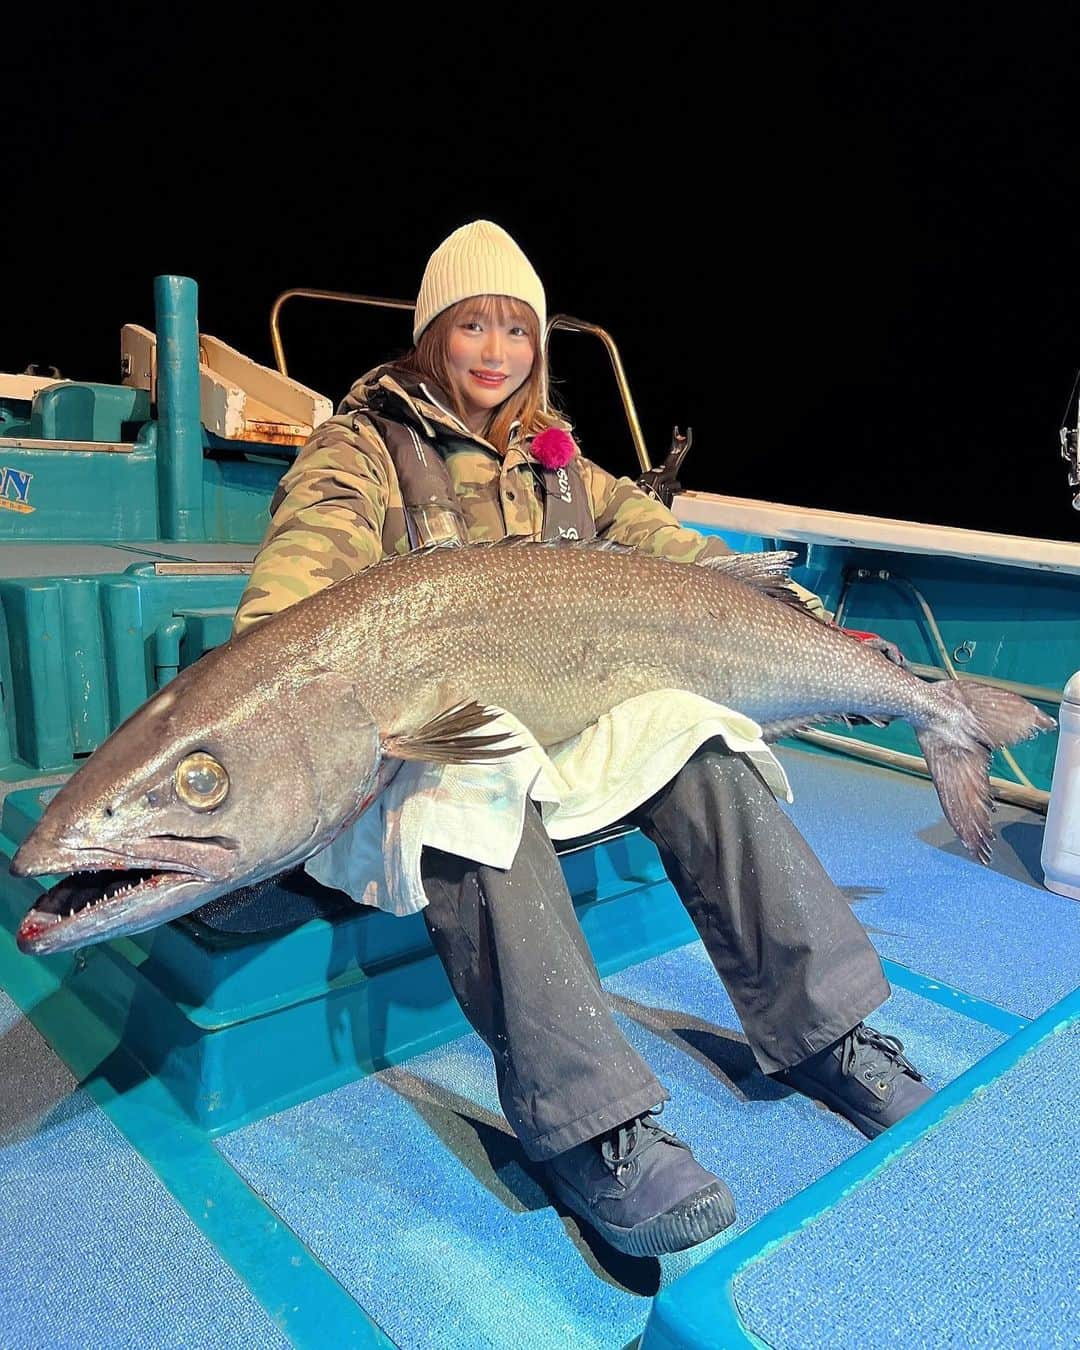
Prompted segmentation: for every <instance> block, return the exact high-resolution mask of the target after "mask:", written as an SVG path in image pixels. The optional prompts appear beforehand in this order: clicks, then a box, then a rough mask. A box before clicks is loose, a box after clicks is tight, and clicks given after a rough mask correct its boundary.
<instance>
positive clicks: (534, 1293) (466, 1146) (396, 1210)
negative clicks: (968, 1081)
mask: <svg viewBox="0 0 1080 1350" xmlns="http://www.w3.org/2000/svg"><path fill="white" fill-rule="evenodd" d="M605 986H606V987H607V989H608V990H609V992H610V994H611V996H612V998H613V1001H614V1006H615V1008H616V1011H617V1015H618V1017H619V1019H620V1024H621V1025H622V1026H623V1028H624V1030H625V1031H626V1032H627V1034H628V1036H629V1038H630V1040H631V1041H632V1042H633V1044H634V1045H635V1046H636V1047H637V1048H638V1049H639V1050H640V1051H641V1052H642V1053H643V1054H644V1056H645V1057H646V1059H647V1060H648V1061H649V1063H650V1064H651V1065H652V1066H653V1068H654V1069H655V1070H656V1071H657V1073H658V1075H659V1077H660V1079H661V1080H662V1081H663V1082H664V1083H665V1084H666V1085H667V1086H668V1088H669V1089H670V1091H671V1092H672V1096H673V1100H672V1101H671V1103H669V1105H668V1107H667V1109H666V1111H665V1116H664V1120H665V1124H668V1125H669V1126H670V1127H671V1128H673V1129H675V1130H676V1131H677V1132H678V1133H679V1134H681V1135H682V1136H683V1137H685V1138H687V1139H688V1140H690V1141H691V1142H692V1143H693V1145H694V1148H695V1152H696V1153H697V1155H698V1157H699V1158H700V1159H701V1161H702V1162H703V1163H704V1164H705V1165H706V1166H709V1167H711V1168H713V1169H714V1170H715V1171H717V1172H718V1173H719V1174H720V1175H722V1176H724V1177H725V1178H726V1179H727V1180H728V1182H729V1183H730V1185H731V1187H732V1190H733V1192H734V1194H735V1197H736V1202H737V1204H738V1207H739V1221H738V1224H737V1226H736V1227H734V1228H733V1229H731V1230H729V1231H728V1232H727V1233H724V1234H721V1235H719V1236H718V1237H716V1238H714V1239H713V1240H712V1241H711V1242H709V1243H705V1244H704V1245H702V1246H700V1247H698V1248H696V1249H694V1251H692V1252H684V1253H680V1254H678V1255H677V1256H672V1257H666V1258H664V1260H663V1262H662V1263H661V1262H656V1261H644V1260H633V1259H630V1258H627V1257H623V1256H620V1255H619V1254H618V1253H615V1252H613V1251H611V1249H610V1248H608V1247H606V1246H605V1245H604V1244H603V1243H601V1242H600V1240H599V1239H597V1238H596V1237H595V1236H591V1235H590V1234H589V1230H588V1229H583V1230H579V1229H578V1227H577V1224H576V1223H575V1221H574V1220H573V1219H572V1218H570V1217H562V1218H560V1216H559V1215H558V1214H557V1213H556V1211H555V1210H554V1209H553V1208H552V1206H551V1203H550V1201H549V1200H548V1198H547V1196H546V1194H545V1193H544V1192H543V1190H542V1189H541V1188H540V1186H539V1184H538V1181H537V1176H536V1174H535V1172H534V1171H533V1170H532V1168H531V1166H530V1164H528V1162H527V1160H526V1159H525V1158H524V1155H523V1154H522V1153H521V1151H520V1149H519V1148H518V1146H517V1142H516V1140H515V1139H514V1138H513V1136H512V1135H510V1134H509V1132H508V1130H507V1127H506V1125H505V1122H503V1120H502V1118H501V1116H499V1115H498V1103H497V1099H496V1096H495V1084H494V1074H493V1071H492V1068H491V1061H490V1057H489V1055H488V1053H487V1051H486V1049H485V1048H484V1046H483V1044H482V1043H481V1041H480V1040H479V1038H478V1037H476V1036H471V1035H470V1036H465V1037H461V1038H459V1039H457V1040H455V1041H452V1042H450V1043H449V1044H447V1045H445V1046H443V1047H441V1048H439V1049H438V1050H435V1051H431V1052H429V1053H428V1054H425V1055H422V1056H418V1057H417V1058H415V1059H413V1060H410V1061H409V1062H408V1064H407V1065H406V1066H404V1067H403V1068H394V1069H390V1070H386V1071H385V1072H383V1073H381V1074H378V1075H376V1076H374V1077H371V1078H367V1079H364V1080H362V1081H360V1082H357V1083H352V1084H349V1085H347V1086H345V1087H342V1088H339V1089H337V1090H336V1091H334V1092H331V1093H328V1094H326V1095H325V1096H323V1097H321V1098H318V1099H317V1100H314V1101H310V1102H306V1103H303V1104H301V1105H298V1106H296V1107H293V1108H291V1109H289V1110H287V1111H283V1112H281V1113H279V1114H278V1115H276V1116H271V1117H269V1118H268V1119H266V1120H263V1121H259V1122H257V1123H255V1124H252V1125H249V1126H247V1127H245V1128H243V1129H241V1130H239V1131H237V1132H236V1133H234V1134H232V1135H228V1136H226V1137H224V1138H222V1139H219V1140H218V1141H217V1147H218V1148H219V1149H220V1150H221V1152H222V1153H223V1154H224V1156H225V1157H226V1158H227V1159H228V1160H229V1161H230V1162H231V1163H232V1164H233V1166H234V1167H235V1168H236V1169H237V1170H238V1171H239V1172H240V1174H241V1175H242V1176H243V1177H244V1178H245V1179H246V1180H247V1181H248V1183H249V1184H250V1185H251V1186H252V1187H253V1188H254V1189H255V1191H256V1192H257V1193H258V1194H259V1195H261V1196H263V1197H264V1198H265V1199H266V1201H267V1203H268V1204H270V1205H271V1207H272V1208H273V1209H274V1210H275V1211H276V1212H277V1213H278V1214H279V1216H280V1217H281V1218H282V1219H283V1220H284V1221H285V1222H286V1223H288V1224H289V1225H290V1226H291V1227H292V1229H293V1230H294V1231H295V1232H296V1233H297V1234H298V1235H299V1237H300V1238H301V1240H302V1241H304V1242H305V1243H306V1245H307V1246H308V1247H309V1248H310V1249H311V1250H312V1251H313V1252H314V1253H315V1254H316V1256H317V1257H318V1258H319V1259H320V1260H322V1261H323V1262H324V1264H325V1265H326V1266H327V1267H328V1268H329V1269H330V1270H331V1271H332V1272H333V1274H334V1275H335V1277H336V1278H337V1279H338V1280H339V1281H340V1282H341V1283H342V1284H343V1285H344V1286H345V1288H346V1289H347V1290H348V1291H349V1292H350V1293H351V1294H352V1295H353V1297H354V1298H356V1299H357V1300H358V1301H359V1302H360V1303H361V1304H362V1305H363V1306H364V1307H365V1308H366V1309H367V1310H368V1311H369V1313H370V1314H371V1315H372V1316H373V1317H374V1318H375V1319H376V1320H377V1321H378V1323H379V1324H380V1325H381V1326H382V1327H383V1328H384V1329H385V1330H386V1332H387V1333H388V1334H389V1335H390V1336H391V1337H392V1338H393V1340H394V1341H395V1342H396V1343H398V1344H399V1345H401V1346H403V1347H407V1348H408V1350H412V1347H428V1346H430V1347H435V1346H440V1347H468V1350H474V1348H475V1347H480V1346H489V1347H513V1350H527V1348H528V1347H559V1348H560V1350H562V1347H565V1346H566V1345H573V1346H574V1347H575V1350H578V1348H579V1347H580V1348H581V1350H585V1348H586V1347H597V1350H601V1348H602V1350H615V1347H621V1346H623V1345H625V1344H626V1343H627V1342H629V1341H630V1340H631V1339H632V1338H633V1337H634V1336H636V1335H637V1334H639V1333H640V1332H641V1330H642V1328H643V1326H644V1323H645V1319H646V1317H647V1315H648V1311H649V1299H650V1298H651V1296H652V1295H654V1294H655V1293H656V1292H657V1291H658V1289H659V1288H661V1287H662V1286H663V1285H667V1284H669V1283H670V1282H671V1281H672V1280H674V1279H675V1278H677V1277H678V1276H679V1275H681V1274H682V1273H683V1272H684V1271H686V1270H687V1269H689V1268H690V1266H692V1265H694V1264H696V1263H697V1262H699V1261H701V1260H703V1259H705V1258H706V1257H708V1256H709V1255H711V1254H712V1253H713V1252H715V1251H717V1250H718V1249H719V1247H720V1246H721V1245H722V1244H724V1243H725V1242H727V1241H729V1240H730V1238H731V1237H732V1236H733V1235H734V1234H736V1233H738V1232H740V1231H742V1229H743V1228H745V1227H746V1225H747V1224H748V1223H751V1222H753V1221H754V1220H755V1219H757V1218H758V1217H760V1216H761V1215H762V1214H763V1213H764V1212H766V1211H767V1210H768V1209H771V1208H772V1207H774V1206H775V1205H777V1204H779V1203H781V1202H782V1201H783V1200H785V1199H787V1198H788V1197H789V1196H791V1195H792V1194H793V1193H794V1192H795V1191H797V1190H799V1189H801V1188H802V1187H803V1186H805V1185H807V1184H808V1183H809V1182H811V1181H813V1180H814V1179H815V1178H817V1177H818V1176H820V1175H821V1174H822V1173H824V1172H825V1171H827V1170H828V1169H830V1168H831V1167H833V1166H834V1165H835V1164H837V1163H838V1162H840V1161H842V1160H843V1159H844V1158H846V1157H848V1156H849V1155H850V1154H851V1153H852V1152H853V1151H855V1150H856V1149H858V1148H859V1147H860V1146H861V1145H862V1143H863V1139H862V1136H861V1135H859V1134H858V1133H857V1132H856V1131H855V1130H854V1129H853V1128H852V1127H851V1126H850V1125H848V1124H847V1123H846V1122H844V1121H841V1120H839V1119H838V1118H836V1117H834V1116H832V1115H830V1114H828V1113H827V1112H824V1111H823V1110H821V1109H820V1108H818V1107H816V1106H815V1105H814V1104H813V1103H811V1102H809V1101H807V1100H806V1099H804V1098H802V1097H799V1096H798V1095H796V1094H792V1093H788V1092H786V1091H785V1090H784V1089H782V1088H779V1087H778V1086H777V1085H775V1084H773V1083H772V1082H771V1081H770V1080H768V1079H766V1078H764V1077H763V1076H762V1075H761V1074H760V1073H758V1072H757V1070H756V1068H755V1067H754V1065H753V1062H752V1058H751V1056H750V1053H749V1051H748V1049H747V1047H746V1045H745V1043H743V1042H742V1041H741V1040H740V1039H738V1038H737V1037H736V1035H735V1033H734V1031H733V1028H734V1027H735V1026H736V1021H735V1016H734V1012H733V1010H732V1008H731V1004H730V1002H729V1001H728V999H727V996H726V994H725V992H724V990H723V986H722V985H721V984H720V981H719V979H718V978H717V977H716V975H715V973H714V972H713V970H712V967H711V965H710V964H709V961H708V958H707V957H706V955H705V952H704V950H703V948H701V946H700V945H698V944H697V943H692V944H689V945H688V946H686V947H683V948H680V949H678V950H677V951H674V952H669V953H666V954H665V955H663V956H659V957H655V958H653V959H652V960H650V961H647V962H644V963H642V964H641V965H639V966H636V967H633V968H631V969H629V970H626V971H623V972H621V973H620V974H618V975H616V976H613V977H611V978H609V979H607V980H606V981H605ZM875 1021H876V1022H877V1024H878V1025H880V1026H881V1027H883V1028H885V1029H887V1030H889V1031H891V1032H895V1033H897V1034H899V1035H900V1036H901V1037H902V1038H903V1039H904V1041H905V1043H906V1044H907V1045H908V1047H909V1050H910V1051H911V1053H912V1055H913V1056H914V1057H915V1059H916V1061H917V1062H918V1063H919V1064H920V1066H922V1067H923V1068H924V1069H925V1070H926V1072H927V1074H928V1076H929V1077H930V1078H931V1079H932V1080H933V1081H936V1082H938V1083H942V1082H945V1081H946V1080H948V1079H951V1078H953V1077H955V1076H956V1075H957V1074H958V1073H960V1072H961V1071H962V1070H963V1069H964V1068H966V1067H967V1066H968V1065H969V1064H971V1063H973V1062H974V1061H975V1060H976V1059H978V1058H980V1057H981V1056H982V1055H984V1054H986V1053H987V1052H988V1051H989V1050H990V1049H992V1048H993V1047H994V1046H996V1045H998V1044H999V1043H1000V1042H1001V1041H1002V1039H1003V1037H1002V1036H1001V1035H1000V1033H998V1032H996V1031H993V1030H992V1029H990V1028H989V1027H987V1026H985V1025H983V1024H981V1023H978V1022H975V1021H972V1020H970V1019H968V1018H966V1017H963V1016H961V1015H959V1014H958V1013H956V1012H953V1011H951V1010H949V1009H946V1008H944V1007H942V1006H940V1005H939V1004H936V1003H931V1002H928V1001H927V1000H925V999H922V998H919V997H918V996H917V995H915V994H913V993H910V992H908V991H906V990H897V991H896V992H895V993H894V995H893V997H892V999H890V1001H889V1004H888V1005H887V1006H886V1008H884V1009H883V1010H882V1011H881V1013H880V1014H879V1015H878V1016H877V1017H876V1018H875Z"/></svg>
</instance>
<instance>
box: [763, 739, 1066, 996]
mask: <svg viewBox="0 0 1080 1350" xmlns="http://www.w3.org/2000/svg"><path fill="white" fill-rule="evenodd" d="M781 758H782V760H783V763H784V767H785V768H786V769H787V771H788V776H789V778H790V779H791V785H792V789H793V791H794V793H795V804H794V805H793V806H792V807H790V808H788V810H789V811H790V814H791V816H792V818H793V819H794V820H795V822H796V824H797V825H798V826H799V829H800V830H801V831H802V832H803V834H804V835H805V836H806V838H807V840H808V841H809V843H810V844H811V846H812V847H813V848H814V850H815V852H816V853H817V855H818V857H819V858H820V859H821V861H822V862H823V863H824V865H825V867H826V869H827V870H828V872H829V874H830V875H831V876H832V878H833V880H834V881H836V883H837V884H838V885H839V886H842V887H844V888H845V889H846V890H847V891H848V894H849V896H850V897H851V899H852V902H853V904H854V909H855V913H856V915H857V916H858V917H859V919H860V920H861V921H862V923H863V924H864V925H865V927H866V928H867V930H868V932H869V934H870V938H871V940H872V941H873V943H874V945H875V946H876V947H877V949H878V951H879V952H880V953H881V955H882V956H885V957H888V958H889V959H890V960H892V961H897V962H899V963H900V964H901V965H905V966H909V967H910V968H911V969H913V970H916V971H918V972H919V973H920V974H922V975H929V976H932V977H933V978H934V979H937V980H941V981H943V982H944V983H946V984H950V985H952V986H953V987H954V988H957V989H962V990H963V991H964V992H965V993H967V994H973V995H975V996H976V997H977V998H982V999H986V1000H987V1002H989V1003H994V1004H997V1006H998V1007H1000V1008H1006V1009H1008V1010H1009V1011H1010V1012H1013V1013H1018V1014H1019V1015H1020V1016H1021V1017H1028V1018H1032V1017H1036V1016H1038V1014H1039V1013H1041V1012H1044V1011H1045V1010H1046V1009H1047V1008H1048V1007H1050V1006H1051V1005H1052V1004H1054V1003H1056V1002H1057V1001H1058V1000H1059V999H1061V998H1064V996H1065V995H1066V994H1068V993H1069V992H1070V990H1072V989H1073V987H1074V986H1075V985H1076V984H1077V982H1078V978H1080V904H1078V903H1077V902H1076V901H1075V900H1070V899H1067V898H1066V897H1065V896H1061V895H1055V894H1054V893H1053V892H1051V891H1047V890H1045V889H1044V888H1043V886H1042V871H1041V868H1040V866H1039V850H1040V848H1041V846H1042V818H1041V817H1039V816H1037V815H1035V814H1034V813H1032V812H1023V811H1020V810H1018V809H1014V808H1009V807H1000V808H999V811H998V815H997V817H996V818H995V827H996V828H995V833H996V834H998V839H997V842H996V845H995V855H994V864H993V866H992V867H990V868H987V867H982V866H980V865H979V864H978V863H976V862H974V861H972V859H971V858H969V857H968V855H967V853H966V852H965V851H964V849H963V847H962V846H961V844H960V843H959V841H958V840H957V839H956V836H955V835H954V834H953V832H952V830H951V829H950V828H949V826H948V825H947V824H946V822H945V820H944V818H943V817H942V814H941V806H940V804H939V802H938V799H937V794H936V793H935V792H934V789H933V787H932V786H931V785H930V783H929V782H927V781H926V780H924V779H918V778H913V777H910V776H908V775H905V774H898V773H895V772H892V771H890V770H886V769H879V768H875V767H873V766H870V765H864V764H858V763H856V762H854V761H852V760H850V759H843V758H840V757H838V756H825V755H815V754H812V753H810V752H807V751H791V750H784V751H782V752H781ZM871 796H872V801H873V816H872V818H868V815H867V802H868V798H869V797H871Z"/></svg>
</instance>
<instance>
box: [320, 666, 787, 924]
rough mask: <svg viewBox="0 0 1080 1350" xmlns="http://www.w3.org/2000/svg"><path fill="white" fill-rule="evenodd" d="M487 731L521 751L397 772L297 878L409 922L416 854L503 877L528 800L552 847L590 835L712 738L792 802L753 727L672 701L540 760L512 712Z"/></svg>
mask: <svg viewBox="0 0 1080 1350" xmlns="http://www.w3.org/2000/svg"><path fill="white" fill-rule="evenodd" d="M495 725H496V727H497V728H500V729H503V728H505V729H507V730H510V731H512V732H513V733H514V734H515V736H516V738H517V740H518V742H519V743H520V745H521V746H522V749H521V750H519V751H518V752H517V753H516V754H513V755H510V756H508V757H507V758H506V759H503V760H497V761H495V762H493V763H488V764H482V765H481V764H450V765H438V764H427V763H419V762H415V761H407V762H406V763H405V764H403V765H402V767H401V769H400V770H399V772H398V773H397V774H396V775H395V777H394V779H393V780H392V781H391V783H390V785H389V786H388V787H387V789H386V790H385V791H384V792H383V793H382V794H381V795H380V796H379V797H378V798H377V799H376V801H375V802H374V803H373V804H372V806H371V807H370V808H369V810H368V811H367V812H366V813H365V814H364V815H363V816H361V817H360V819H359V820H358V821H357V822H356V823H355V824H354V825H352V826H351V827H350V828H349V829H347V830H345V831H343V832H342V833H341V834H340V835H338V837H337V838H336V839H335V840H333V841H332V843H330V844H329V845H327V847H326V848H324V849H323V850H322V851H321V852H320V853H317V854H316V855H315V856H314V857H313V858H310V859H309V860H308V863H307V871H308V872H309V873H310V874H311V875H312V876H313V877H315V879H316V880H317V881H320V882H322V883H323V885H325V886H331V887H334V888H335V889H337V890H342V891H345V892H346V893H347V894H349V895H350V896H351V897H352V898H353V899H354V900H357V901H359V902H360V903H362V904H368V905H375V906H377V907H378V908H379V909H385V910H389V911H390V912H391V913H393V914H414V913H416V912H417V911H418V910H420V909H423V908H424V906H425V905H426V904H427V897H426V896H425V894H424V888H423V883H422V882H421V878H420V854H421V851H422V849H423V848H424V846H425V845H429V846H430V847H432V848H438V849H442V850H443V851H444V852H447V853H455V854H458V855H459V856H461V857H466V858H470V859H472V860H473V861H475V862H479V863H485V864H487V865H488V866H489V867H504V868H505V867H509V866H510V864H511V862H512V861H513V859H514V855H515V854H516V853H517V850H518V846H519V844H520V843H521V832H522V828H523V825H524V820H525V803H526V800H527V799H528V798H532V800H533V801H536V802H538V803H539V804H540V809H541V811H542V813H543V817H544V825H545V826H546V828H547V831H548V833H549V834H550V835H551V837H552V838H553V839H572V838H576V837H577V836H579V835H584V834H591V833H592V832H593V831H594V830H599V829H602V828H603V827H604V826H606V825H611V824H614V823H615V822H616V821H618V820H621V819H622V818H623V816H625V815H627V814H628V813H629V812H630V811H632V810H633V809H634V808H635V807H637V806H640V805H641V803H642V802H644V801H646V800H647V799H648V798H649V797H651V796H652V795H653V793H654V792H657V791H659V789H660V788H661V787H663V785H664V784H665V783H667V782H669V781H670V780H671V779H672V778H674V777H675V775H676V774H677V773H678V771H679V770H680V769H681V768H682V766H683V765H684V764H685V763H686V761H687V760H688V759H689V758H690V756H691V755H692V754H693V753H694V751H695V750H697V749H698V747H699V746H701V745H703V744H704V742H705V741H708V740H711V739H712V738H713V737H714V736H719V737H721V738H722V739H723V740H724V741H725V742H726V743H727V745H728V746H729V748H730V749H731V750H733V751H735V752H737V753H739V754H745V755H747V756H748V757H749V758H750V759H751V760H752V761H753V762H754V764H755V765H756V767H757V768H758V770H759V772H760V773H761V775H762V777H763V778H764V779H765V781H766V782H767V783H768V784H769V786H770V788H772V790H773V792H774V793H776V794H777V795H778V796H780V797H783V798H784V800H785V801H791V788H790V786H789V784H788V780H787V776H786V775H785V773H784V770H783V768H782V767H781V766H780V763H779V761H778V760H777V759H776V757H775V755H773V753H772V751H771V750H769V749H768V747H767V746H766V745H765V743H764V741H762V739H761V728H760V727H759V726H758V725H757V723H756V722H753V721H751V720H750V718H748V717H744V716H743V715H742V714H741V713H737V712H734V711H733V710H732V709H730V708H725V707H722V706H721V705H720V704H718V703H712V702H710V701H709V700H708V699H704V698H699V697H698V696H697V695H696V694H688V693H685V692H683V691H681V690H672V689H664V690H657V691H654V692H652V693H648V694H640V695H638V696H637V697H636V698H632V699H628V700H627V701H626V702H625V703H621V704H619V706H618V707H617V708H613V709H612V711H611V712H610V713H606V714H605V715H604V716H603V717H601V718H600V720H599V721H598V722H596V723H594V724H593V725H592V726H590V727H587V728H586V729H585V730H584V731H583V732H581V733H580V735H578V736H574V737H572V738H571V739H570V740H568V741H563V742H562V743H561V744H560V745H557V746H552V747H549V749H548V750H547V751H546V752H545V751H544V750H543V749H542V748H541V747H540V746H539V745H538V744H537V742H536V740H535V739H534V738H533V736H532V735H531V734H530V733H529V732H528V731H527V730H526V729H525V727H523V726H522V724H521V723H520V722H519V721H518V720H517V718H515V717H514V716H513V715H512V714H511V713H505V712H504V713H502V714H501V715H500V717H499V719H498V722H497V723H496V724H495ZM491 730H492V728H491V727H485V728H484V731H485V733H489V732H490V731H491Z"/></svg>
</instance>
